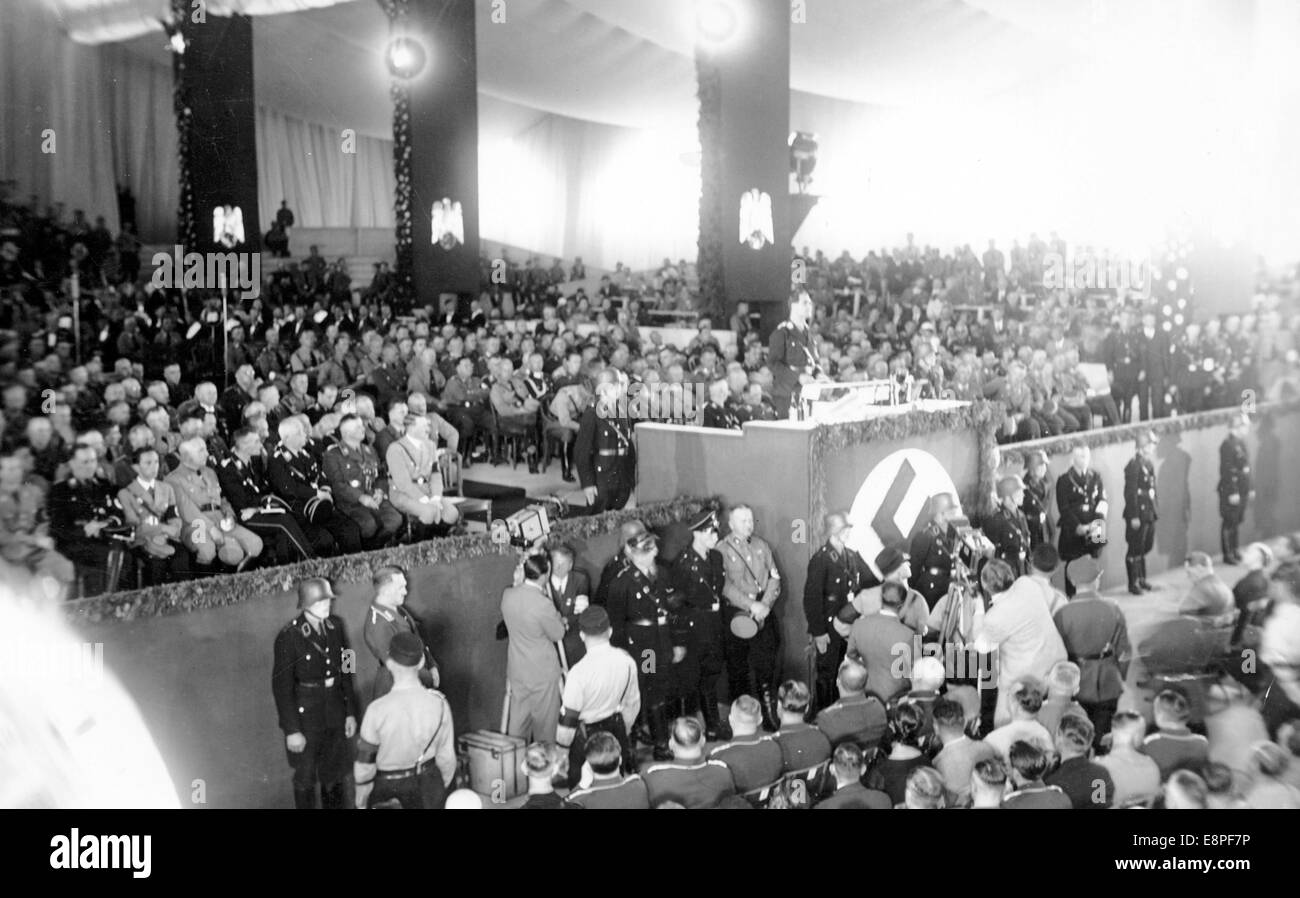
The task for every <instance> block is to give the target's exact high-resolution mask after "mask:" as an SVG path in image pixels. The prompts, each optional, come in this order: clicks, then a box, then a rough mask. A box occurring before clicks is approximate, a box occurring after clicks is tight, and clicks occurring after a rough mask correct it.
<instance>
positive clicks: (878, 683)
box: [846, 580, 916, 701]
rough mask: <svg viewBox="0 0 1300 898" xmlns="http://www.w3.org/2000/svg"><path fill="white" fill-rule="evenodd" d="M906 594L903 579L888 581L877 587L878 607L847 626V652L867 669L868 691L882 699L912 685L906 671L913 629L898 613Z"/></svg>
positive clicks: (909, 664) (909, 661)
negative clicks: (878, 594)
mask: <svg viewBox="0 0 1300 898" xmlns="http://www.w3.org/2000/svg"><path fill="white" fill-rule="evenodd" d="M907 594H908V591H907V587H906V586H904V585H903V584H902V583H897V582H895V581H892V580H890V581H887V582H886V583H885V584H884V585H883V586H882V587H881V590H880V611H878V612H876V613H875V614H867V615H863V616H862V617H860V618H858V619H857V620H855V621H854V622H853V628H852V629H851V630H849V638H848V650H847V652H846V655H847V656H848V657H849V658H853V659H855V660H857V661H858V662H859V663H861V664H862V665H863V666H864V667H865V668H866V669H867V691H868V692H874V693H875V694H876V695H878V696H880V697H881V699H883V700H885V701H889V699H891V698H893V697H894V696H895V695H898V694H899V693H901V692H906V691H907V690H908V689H911V688H912V682H911V680H910V679H909V678H908V673H909V672H910V671H911V669H912V664H911V662H912V660H914V659H912V657H911V656H912V640H913V639H914V638H915V637H916V631H915V630H913V629H912V628H911V627H909V626H907V625H906V624H904V623H903V622H902V621H901V620H900V619H899V617H898V614H899V611H900V609H902V607H903V603H904V602H905V601H907ZM900 657H901V658H902V660H901V661H900Z"/></svg>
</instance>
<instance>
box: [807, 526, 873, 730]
mask: <svg viewBox="0 0 1300 898" xmlns="http://www.w3.org/2000/svg"><path fill="white" fill-rule="evenodd" d="M851 529H852V526H851V525H850V524H849V521H848V518H847V516H845V515H844V514H843V513H842V512H833V513H831V514H828V515H827V516H826V533H827V539H826V543H825V544H824V545H823V546H822V547H821V548H820V549H818V550H817V551H816V552H814V553H813V556H812V558H810V559H809V560H808V574H807V577H806V578H805V579H804V589H803V610H804V617H805V618H806V619H807V621H808V638H809V639H810V640H811V641H812V644H813V648H814V650H815V651H816V652H817V657H816V661H817V679H816V690H817V691H816V693H815V695H816V699H817V707H818V708H824V707H826V706H827V705H829V704H831V702H833V701H835V676H836V673H837V672H838V671H839V669H840V662H842V661H843V660H844V650H845V642H844V637H843V636H842V635H841V634H840V633H839V631H838V630H836V628H835V625H834V624H835V620H836V616H837V615H838V614H839V612H840V609H841V608H843V607H844V606H846V605H848V604H849V603H850V602H852V601H853V598H854V597H855V596H856V595H857V594H858V593H859V592H861V591H862V588H863V587H864V586H865V585H866V582H867V567H866V565H865V564H864V563H863V561H862V556H861V555H859V554H858V553H857V552H856V551H855V550H854V549H851V548H849V547H848V546H846V545H845V543H844V541H845V539H846V538H848V536H849V533H850V531H851Z"/></svg>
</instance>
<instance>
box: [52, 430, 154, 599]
mask: <svg viewBox="0 0 1300 898" xmlns="http://www.w3.org/2000/svg"><path fill="white" fill-rule="evenodd" d="M68 467H69V469H70V471H71V476H70V477H69V478H68V479H67V480H61V481H59V482H58V483H56V484H54V486H53V487H51V489H50V498H49V512H50V535H51V536H52V537H54V542H55V545H56V547H57V548H58V550H59V552H61V553H62V554H63V556H64V557H65V558H67V559H68V560H69V561H71V562H72V563H73V564H74V565H76V567H77V572H78V573H79V574H80V575H81V576H82V577H83V578H84V581H85V594H86V595H87V596H97V595H99V594H101V593H103V592H108V591H112V590H116V589H117V586H118V583H119V582H120V578H121V576H122V575H123V573H126V574H127V575H128V579H127V581H126V582H128V583H130V582H133V581H132V580H131V579H130V576H129V575H130V574H132V572H133V571H134V560H133V559H132V557H131V553H130V552H128V551H126V547H127V545H128V543H127V540H126V538H125V537H126V535H127V534H126V528H125V524H124V521H125V516H124V512H123V511H122V505H121V503H120V502H118V499H117V494H116V492H117V491H116V490H114V489H113V486H112V484H110V483H109V482H108V481H107V480H104V479H103V478H102V477H100V476H99V474H98V472H97V469H98V467H99V458H98V455H97V454H96V452H95V449H94V447H93V446H78V447H77V448H76V449H74V450H73V451H72V458H71V459H70V460H69V462H68Z"/></svg>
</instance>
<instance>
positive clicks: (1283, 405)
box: [1001, 399, 1300, 468]
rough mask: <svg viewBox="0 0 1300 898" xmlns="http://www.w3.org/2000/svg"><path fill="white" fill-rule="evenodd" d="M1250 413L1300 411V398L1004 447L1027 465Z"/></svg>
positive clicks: (1010, 462) (1013, 463)
mask: <svg viewBox="0 0 1300 898" xmlns="http://www.w3.org/2000/svg"><path fill="white" fill-rule="evenodd" d="M1243 411H1245V412H1247V414H1248V417H1250V419H1251V421H1252V422H1255V421H1266V420H1269V419H1271V418H1273V417H1275V416H1277V415H1284V414H1288V413H1292V412H1295V411H1300V400H1298V399H1288V400H1284V401H1278V402H1261V403H1258V404H1256V405H1253V406H1252V407H1251V408H1250V409H1243V408H1242V407H1241V406H1236V405H1234V406H1229V407H1228V408H1221V409H1214V410H1212V411H1208V412H1196V413H1194V414H1190V415H1179V416H1178V417H1177V418H1161V419H1159V420H1157V421H1141V422H1139V423H1137V424H1120V425H1117V426H1115V427H1102V428H1098V429H1095V430H1085V431H1083V432H1081V433H1071V434H1066V435H1064V436H1059V437H1044V438H1043V439H1040V440H1030V441H1029V442H1024V443H1016V444H1014V445H1010V446H1003V447H1001V451H1002V461H1003V464H1005V465H1007V466H1008V467H1016V468H1023V467H1024V465H1025V458H1026V457H1027V456H1028V455H1029V453H1030V452H1034V451H1038V452H1043V453H1045V454H1046V455H1047V457H1048V458H1051V457H1052V456H1053V455H1065V454H1067V453H1070V452H1073V451H1074V448H1075V447H1076V446H1087V447H1088V448H1089V449H1097V448H1100V447H1102V446H1113V445H1114V444H1116V443H1132V442H1134V441H1135V440H1136V439H1137V436H1138V434H1139V433H1144V432H1145V433H1150V434H1153V435H1154V436H1155V437H1156V438H1157V439H1159V438H1160V437H1162V436H1166V435H1176V434H1180V433H1183V432H1185V431H1189V430H1204V429H1206V428H1207V427H1218V426H1226V425H1227V424H1229V423H1230V422H1231V421H1232V419H1233V418H1234V417H1236V416H1237V415H1240V414H1242V413H1243Z"/></svg>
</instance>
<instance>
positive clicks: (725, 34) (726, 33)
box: [695, 0, 737, 44]
mask: <svg viewBox="0 0 1300 898" xmlns="http://www.w3.org/2000/svg"><path fill="white" fill-rule="evenodd" d="M736 24H737V22H736V10H735V9H733V8H732V6H731V4H730V3H727V2H725V0H703V2H701V3H700V5H699V8H698V10H697V11H696V14H695V28H696V31H697V32H698V34H699V36H700V39H701V40H703V41H704V42H705V43H708V44H723V43H726V42H727V41H728V40H730V39H731V37H732V35H734V34H735V33H736Z"/></svg>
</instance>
